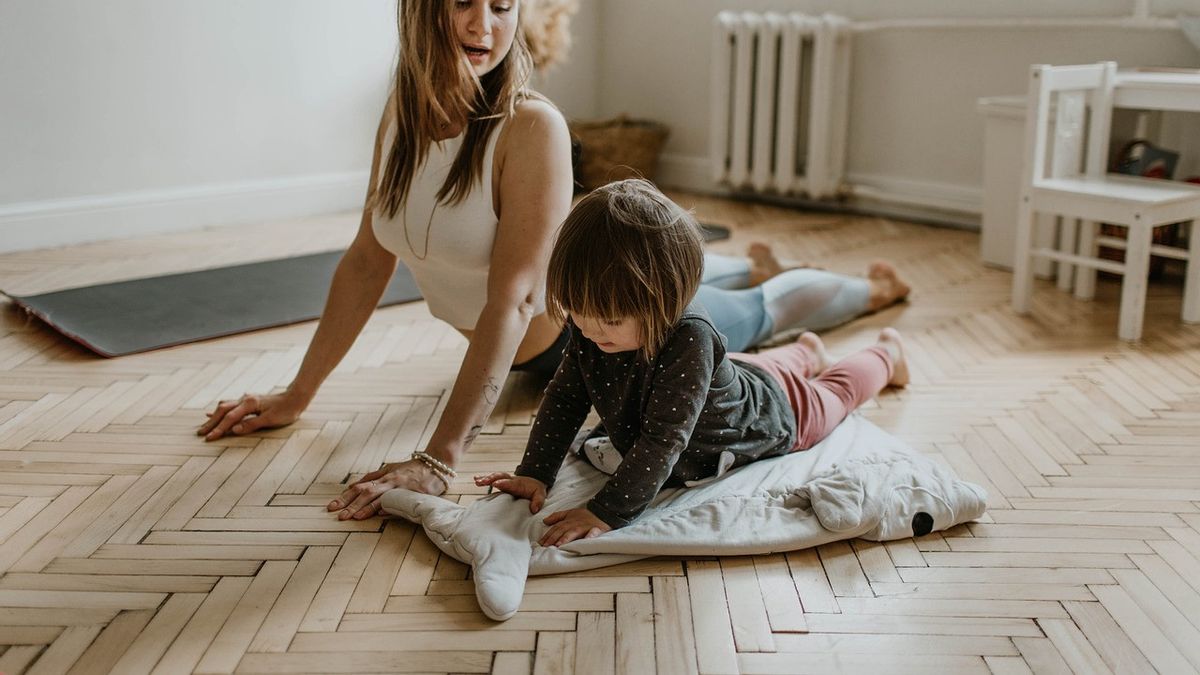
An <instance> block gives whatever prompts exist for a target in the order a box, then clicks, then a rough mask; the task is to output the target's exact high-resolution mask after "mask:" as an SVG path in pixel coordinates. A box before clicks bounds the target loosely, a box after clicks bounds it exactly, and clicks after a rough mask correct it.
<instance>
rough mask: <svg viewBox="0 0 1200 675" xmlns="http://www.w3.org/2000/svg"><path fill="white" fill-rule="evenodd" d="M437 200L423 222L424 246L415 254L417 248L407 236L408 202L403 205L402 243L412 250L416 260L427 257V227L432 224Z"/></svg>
mask: <svg viewBox="0 0 1200 675" xmlns="http://www.w3.org/2000/svg"><path fill="white" fill-rule="evenodd" d="M438 205H439V204H438V202H436V201H435V202H434V203H433V208H432V209H430V211H429V220H428V221H426V222H425V248H424V249H422V252H421V254H420V255H417V249H416V248H415V247H414V246H413V245H412V240H411V239H409V236H408V204H407V203H406V204H405V205H404V221H403V224H404V243H406V244H408V250H409V251H412V254H413V257H414V258H416V259H417V260H425V259H426V258H428V257H429V229H430V228H431V227H432V226H433V214H435V213H437V209H438Z"/></svg>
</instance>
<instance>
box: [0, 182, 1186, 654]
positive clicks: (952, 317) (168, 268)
mask: <svg viewBox="0 0 1200 675" xmlns="http://www.w3.org/2000/svg"><path fill="white" fill-rule="evenodd" d="M680 199H681V201H683V202H684V203H685V204H687V205H692V206H695V208H696V209H697V213H698V215H699V216H701V218H702V219H703V220H706V221H709V222H718V223H724V224H728V225H731V226H733V227H734V228H735V236H734V238H733V240H732V241H729V242H724V243H722V244H719V245H718V246H717V248H718V250H722V251H736V250H741V249H743V248H744V246H745V244H746V242H748V241H750V240H754V239H761V240H766V241H770V242H773V243H774V245H775V246H776V247H777V249H779V250H780V251H781V252H783V253H784V254H785V255H788V256H790V257H794V258H798V259H803V260H805V261H809V262H812V263H815V264H818V265H821V266H824V267H826V268H829V269H833V270H837V271H845V272H858V271H861V270H863V269H865V267H866V265H867V263H868V262H869V261H871V260H873V259H876V258H888V259H891V260H893V261H895V263H896V264H897V266H898V267H899V268H900V269H901V271H902V272H903V274H904V275H905V277H907V278H908V279H909V280H910V281H911V282H912V284H913V286H914V288H915V291H914V293H913V295H912V301H911V303H909V304H907V305H903V306H900V307H896V308H893V309H891V310H888V311H886V312H883V313H881V314H879V315H876V316H873V317H869V318H866V319H863V320H860V321H858V322H856V323H854V324H851V325H849V326H846V327H844V328H842V329H840V330H836V331H832V332H830V333H828V334H827V336H826V339H827V343H828V344H829V345H830V347H831V350H832V351H834V352H835V354H836V353H838V352H844V351H848V350H850V349H852V348H854V347H857V346H860V345H862V344H865V343H867V342H870V341H872V340H873V339H874V337H875V334H876V332H877V331H878V329H879V328H880V327H882V326H884V325H889V324H891V325H895V326H897V327H899V328H900V329H901V331H902V332H903V333H904V334H905V335H906V336H907V337H908V340H909V345H910V353H911V360H912V369H913V375H914V377H913V384H912V386H911V387H910V388H909V389H908V390H907V391H904V392H902V393H898V394H897V393H888V394H886V395H884V396H883V397H882V398H881V399H880V400H879V401H878V402H877V403H872V404H870V405H869V406H868V408H867V410H866V414H867V416H868V417H870V418H871V419H873V420H874V421H875V422H877V423H878V424H880V425H881V426H883V427H884V428H885V429H888V430H890V431H892V432H894V433H896V434H898V435H899V436H901V437H902V438H904V439H905V440H907V441H909V442H910V443H912V444H913V445H914V446H916V447H917V448H919V449H920V450H921V451H923V452H926V453H929V454H930V455H932V456H934V457H936V458H938V459H940V460H942V461H945V462H946V463H948V464H949V465H951V466H953V467H954V468H955V469H956V470H957V471H958V472H959V473H960V474H961V475H962V476H963V477H964V478H967V479H969V480H972V481H975V482H977V483H980V484H982V485H984V486H985V487H986V488H987V490H988V492H989V494H990V509H989V511H988V513H987V515H985V516H984V518H983V519H982V520H981V521H980V522H978V523H973V524H970V525H965V526H960V527H958V528H955V529H954V530H952V531H948V532H944V533H938V534H933V535H930V536H926V537H922V538H920V539H917V540H905V541H897V542H892V543H888V544H882V545H881V544H876V543H870V542H863V541H853V542H848V543H836V544H830V545H827V546H822V547H820V548H818V549H815V550H807V551H797V552H793V553H788V554H786V555H772V556H759V557H753V558H725V559H719V560H718V559H687V560H681V559H673V558H662V559H654V560H650V561H646V562H641V563H634V564H628V565H624V566H620V567H612V568H608V569H603V570H598V571H595V572H591V573H586V574H577V575H571V576H569V577H557V578H536V579H533V580H531V582H530V584H529V586H528V589H527V592H526V597H525V604H524V606H523V609H522V611H521V612H520V613H519V614H517V616H516V617H514V618H513V619H512V620H510V621H508V622H506V623H503V624H495V623H492V622H490V621H488V620H486V619H485V618H484V617H483V616H482V615H481V614H480V613H479V611H478V610H477V608H476V604H475V599H474V596H473V595H472V585H471V581H470V579H469V577H468V569H467V568H466V567H464V566H463V565H461V564H459V563H457V562H455V561H454V560H451V559H448V558H447V557H445V556H442V555H440V554H439V553H438V551H437V550H436V549H435V548H434V547H433V546H432V545H431V544H430V543H429V541H428V540H427V539H426V538H425V536H424V535H423V534H421V533H416V532H414V529H413V527H411V526H409V525H407V524H405V523H400V522H396V521H394V520H386V521H385V520H380V519H375V520H370V521H366V522H361V523H354V522H351V523H339V522H337V521H335V520H333V519H332V518H331V517H329V516H328V515H327V514H326V513H325V512H324V510H323V508H322V505H323V504H324V503H325V502H326V501H327V500H328V499H329V497H330V495H333V494H335V493H337V492H339V491H340V490H341V486H343V485H344V484H345V483H346V481H347V480H348V478H349V477H350V476H353V475H355V474H360V473H362V472H365V471H367V470H370V469H373V468H375V467H377V466H378V465H379V464H380V463H381V462H383V461H387V460H397V459H401V458H404V457H407V456H408V454H409V453H410V452H412V451H413V450H415V449H418V448H419V447H421V443H422V442H423V439H425V438H426V437H427V436H428V434H429V433H430V430H431V427H432V425H433V422H434V420H436V419H437V416H438V415H439V414H440V410H441V406H443V405H444V404H445V400H446V389H447V387H448V386H449V384H450V383H451V378H452V376H453V373H454V371H455V367H456V364H457V362H458V361H459V359H460V358H461V356H462V354H463V351H464V348H465V343H464V341H463V340H462V339H461V338H460V337H458V336H457V335H456V334H455V333H454V332H452V331H451V330H449V329H448V328H447V327H446V326H445V325H443V324H440V323H438V322H436V321H434V320H432V319H431V318H430V317H429V315H428V313H427V311H426V309H425V307H424V305H423V304H414V305H408V306H403V307H396V308H391V309H387V310H383V311H380V312H378V313H377V314H376V315H375V317H374V318H373V319H372V321H371V323H370V324H369V325H368V327H367V330H366V332H365V333H364V334H363V336H362V337H361V338H360V339H359V341H358V343H357V344H356V345H355V347H354V348H353V350H352V351H351V353H350V354H349V356H348V357H347V358H346V360H345V361H344V363H342V365H341V366H340V367H339V368H338V370H337V371H336V372H335V374H334V375H333V377H332V378H331V379H330V380H329V381H328V383H327V384H326V386H325V387H324V388H323V389H322V391H321V393H320V395H319V396H318V398H317V399H316V401H315V402H314V403H313V405H312V407H311V409H310V410H309V411H308V412H307V413H306V414H305V416H304V417H303V419H302V421H301V422H299V423H297V424H295V425H293V426H292V427H289V428H287V429H283V430H277V431H273V432H270V433H264V434H259V435H256V436H254V437H251V438H235V439H228V440H224V441H221V442H218V443H215V444H205V443H203V442H201V441H200V440H199V439H197V438H196V437H195V436H194V435H193V430H194V428H195V427H196V426H197V425H198V423H199V422H200V421H201V419H202V417H203V415H202V413H203V411H204V410H205V409H207V408H211V407H212V406H213V404H214V402H215V401H217V400H218V399H220V398H224V397H233V396H236V395H238V394H240V393H242V392H243V391H247V390H251V391H262V390H266V389H269V388H270V387H273V386H276V385H281V384H284V383H286V382H288V381H289V380H290V379H291V376H292V374H293V372H294V371H295V369H296V367H297V365H298V363H299V360H300V358H301V356H302V354H303V350H304V348H305V346H306V344H307V341H308V339H309V337H310V335H311V334H312V331H313V324H305V325H300V326H293V327H289V328H283V329H277V330H270V331H262V332H258V333H254V334H249V335H243V336H236V337H231V338H225V339H221V340H213V341H209V342H204V343H200V344H195V345H189V346H184V347H179V348H174V349H168V350H162V351H158V352H154V353H150V354H145V355H139V356H131V357H125V358H119V359H113V360H103V359H99V358H95V357H93V356H91V355H89V354H87V353H85V352H84V351H83V350H81V349H80V348H78V347H76V346H75V345H74V344H72V343H70V342H67V341H66V340H64V339H62V338H60V337H57V336H56V335H54V334H52V333H50V332H48V331H47V330H46V329H45V328H44V327H43V326H42V325H40V324H38V323H37V322H36V321H28V320H27V319H26V318H25V317H24V316H23V315H22V314H21V313H19V312H18V311H16V310H15V309H13V308H12V307H11V306H3V307H0V309H2V310H3V311H0V572H2V573H3V576H2V577H0V608H2V611H0V673H5V674H11V673H19V672H29V673H62V672H69V673H104V672H110V671H112V672H119V673H146V672H155V673H159V672H162V673H169V672H193V671H194V672H201V673H231V672H238V673H253V672H271V673H280V672H289V673H293V672H314V673H331V672H453V673H468V672H472V673H473V672H488V671H492V672H498V673H529V672H534V673H561V672H572V671H574V672H580V673H607V672H620V673H636V674H641V673H650V672H654V671H655V670H657V671H658V672H662V673H686V672H697V671H698V672H702V673H733V672H742V673H798V672H820V673H825V672H839V671H840V672H869V673H900V672H955V673H959V672H964V673H972V672H980V673H982V672H994V673H1023V672H1031V671H1032V672H1035V673H1060V672H1069V671H1075V672H1081V673H1093V672H1094V673H1103V672H1109V671H1112V672H1118V673H1144V672H1153V671H1155V670H1157V671H1159V672H1163V673H1182V672H1194V671H1196V670H1197V669H1200V448H1198V445H1200V441H1198V440H1197V439H1198V437H1200V329H1198V328H1197V327H1194V326H1183V325H1181V324H1180V322H1179V320H1178V312H1179V307H1180V293H1179V288H1178V284H1157V285H1152V287H1151V296H1152V297H1151V298H1150V300H1149V309H1148V316H1147V321H1146V325H1147V331H1146V339H1145V340H1144V341H1143V342H1142V343H1141V344H1140V345H1137V346H1129V345H1125V344H1122V343H1119V342H1118V341H1116V339H1115V334H1116V316H1115V307H1116V290H1117V289H1116V287H1115V285H1113V284H1112V283H1102V284H1101V288H1100V292H1099V295H1100V297H1099V299H1098V300H1097V301H1096V302H1093V303H1082V302H1078V301H1075V300H1073V299H1071V298H1069V297H1068V296H1066V295H1065V294H1063V293H1060V292H1058V291H1057V290H1054V289H1053V288H1051V287H1050V286H1049V285H1048V284H1045V283H1041V284H1039V286H1038V290H1037V292H1036V296H1035V312H1034V315H1033V316H1032V317H1031V318H1022V317H1016V316H1014V315H1013V313H1012V312H1011V311H1010V309H1009V308H1008V304H1007V298H1008V288H1009V280H1010V277H1009V275H1008V274H1007V273H1006V272H1003V271H996V270H992V269H988V268H986V267H984V266H983V265H982V264H981V263H980V260H979V256H978V253H977V250H978V245H979V239H978V236H977V235H975V234H973V233H968V232H962V231H955V230H945V229H934V228H930V227H925V226H920V225H911V224H906V223H901V222H894V221H889V220H883V219H875V218H856V217H846V216H833V215H822V214H800V213H796V212H791V211H787V210H782V209H777V208H772V207H765V206H759V205H749V204H742V203H734V202H728V201H720V200H713V199H706V198H698V197H690V196H686V195H682V196H680ZM354 221H355V218H354V217H353V216H344V217H336V218H325V219H314V220H307V221H302V222H290V223H283V224H268V225H261V226H253V227H239V228H232V229H221V230H210V231H205V232H201V233H190V234H183V235H170V236H158V237H148V238H143V239H137V240H133V241H124V242H113V243H103V244H94V245H86V246H75V247H70V248H63V249H56V250H49V251H38V252H29V253H19V254H10V255H6V256H0V288H4V289H5V290H7V291H10V292H18V293H29V292H35V291H48V290H53V289H59V288H67V287H72V286H78V285H83V284H88V283H95V282H101V281H109V280H116V279H124V278H130V277H137V276H147V275H151V274H157V273H166V272H174V271H181V270H187V269H195V268H198V267H205V266H215V265H223V264H231V263H235V262H241V261H247V260H253V259H260V258H271V257H281V256H284V255H290V254H299V253H305V252H313V251H320V250H327V249H332V248H337V247H340V246H343V245H345V244H346V243H347V242H348V241H349V239H350V237H351V236H352V234H353V230H354V226H355V222H354ZM536 396H537V388H536V387H535V386H533V385H532V383H531V382H530V381H528V380H524V379H521V377H513V378H510V381H509V383H508V386H507V387H506V389H505V393H504V397H503V401H502V402H501V404H500V406H499V407H498V409H497V411H496V413H495V415H494V416H493V418H492V420H491V422H490V424H489V426H488V428H487V429H486V433H485V435H483V436H481V438H480V440H479V441H478V442H477V444H476V448H475V450H474V451H473V452H472V453H471V456H470V461H469V462H468V464H467V465H466V466H465V467H463V468H464V469H465V471H463V473H464V476H465V477H466V478H464V479H460V481H459V483H458V484H457V485H456V486H455V490H453V491H452V492H453V496H454V498H458V499H464V500H465V499H472V498H475V496H476V495H477V494H478V491H477V490H476V489H475V488H474V486H473V485H471V484H470V483H469V476H470V474H471V473H472V472H476V471H480V470H484V469H506V468H511V467H513V466H514V465H515V464H516V461H517V458H518V457H519V455H520V453H521V450H522V447H523V442H524V439H525V438H526V435H527V433H528V431H529V423H530V417H531V414H532V412H533V410H534V405H535V403H536Z"/></svg>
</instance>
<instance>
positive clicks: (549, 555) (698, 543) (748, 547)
mask: <svg viewBox="0 0 1200 675" xmlns="http://www.w3.org/2000/svg"><path fill="white" fill-rule="evenodd" d="M607 479H608V475H607V474H604V473H601V472H600V471H597V470H596V469H594V468H592V467H591V466H590V465H589V464H588V463H586V462H584V461H583V460H580V459H578V458H576V457H575V456H574V455H569V456H568V457H567V461H566V462H564V465H563V468H562V470H561V471H560V472H559V475H558V480H557V482H556V483H555V484H554V487H553V489H551V490H550V494H549V495H548V497H547V499H546V504H545V506H544V507H543V508H542V512H541V513H539V514H537V515H531V514H530V513H529V502H528V501H525V500H517V499H514V498H513V497H511V496H509V495H506V494H503V493H499V492H497V493H494V494H491V495H488V496H486V497H484V498H482V499H480V500H478V501H475V502H472V503H471V504H469V505H467V506H460V505H459V504H456V503H454V502H450V501H447V500H445V499H442V498H440V497H432V496H430V495H425V494H421V493H418V492H411V491H409V490H392V491H391V492H388V493H387V494H385V495H384V496H383V500H382V504H383V508H384V510H385V511H387V512H388V513H391V514H394V515H397V516H401V517H403V518H407V519H408V520H411V521H413V522H414V523H419V524H420V525H422V526H423V527H424V528H425V532H426V533H427V534H428V535H429V538H430V539H431V540H432V541H433V542H434V543H435V544H436V545H437V546H438V548H440V549H441V550H442V551H444V552H445V553H447V554H448V555H451V556H453V557H454V558H456V559H458V560H461V561H462V562H464V563H467V564H469V565H471V567H472V569H473V577H474V579H475V594H476V597H477V598H478V599H479V606H480V607H481V608H482V609H483V612H484V613H485V614H487V615H488V616H489V617H491V618H493V619H497V620H504V619H507V618H509V617H511V616H512V615H513V614H515V613H516V611H517V608H518V607H519V606H520V604H521V598H522V595H523V594H524V590H525V580H526V578H527V577H528V575H530V574H555V573H559V572H573V571H578V570H585V569H591V568H595V567H603V566H605V565H615V564H617V563H622V562H627V561H630V560H637V559H639V558H646V557H650V556H656V555H681V556H688V555H703V556H711V555H748V554H764V553H774V552H778V551H793V550H797V549H802V548H808V547H810V546H819V545H821V544H825V543H828V542H831V541H837V540H840V539H851V538H854V537H862V538H864V539H872V540H876V541H883V540H889V539H903V538H906V537H911V536H914V534H915V535H922V534H927V533H928V532H930V531H936V530H943V529H946V528H948V527H952V526H954V525H957V524H959V523H963V522H966V521H969V520H972V519H975V518H978V517H979V516H980V515H982V514H983V511H984V506H985V501H986V494H985V493H984V491H983V489H982V488H980V487H979V486H977V485H974V484H972V483H967V482H964V481H961V480H959V479H958V477H957V476H955V475H954V473H953V472H952V471H950V470H949V469H947V468H945V467H943V466H941V465H939V464H937V463H936V462H934V461H933V460H931V459H929V458H928V457H924V456H922V455H921V454H919V453H917V452H916V451H914V450H913V449H911V448H910V447H908V446H907V445H905V444H904V443H903V442H902V441H900V440H899V439H897V438H896V437H894V436H892V435H890V434H888V433H886V432H884V431H883V430H881V429H880V428H879V427H877V426H875V425H874V424H872V423H870V422H868V421H867V420H866V419H864V418H862V417H860V416H858V415H852V416H851V417H849V418H848V419H847V420H846V421H845V422H843V423H842V424H841V425H840V426H839V427H838V428H837V429H835V430H834V432H833V433H832V434H831V435H830V436H829V437H828V438H826V439H825V440H823V441H821V442H820V443H819V444H817V446H816V447H814V448H811V449H810V450H807V451H805V452H797V453H793V454H791V455H787V456H785V457H777V458H772V459H767V460H763V461H759V462H755V463H752V464H749V465H747V466H744V467H741V468H739V469H736V470H734V471H731V472H729V473H727V474H726V475H725V476H724V477H722V478H721V479H720V480H717V481H715V482H712V483H708V484H705V485H702V486H699V487H693V488H681V489H669V490H664V491H663V492H662V493H660V494H659V495H658V497H656V498H655V500H654V502H653V504H652V505H651V507H650V508H649V509H648V510H647V511H646V512H645V513H643V514H642V516H641V517H639V518H638V519H637V520H636V521H634V522H633V523H631V524H630V525H628V526H626V527H623V528H621V529H618V530H613V531H611V532H606V533H605V534H602V535H600V536H599V537H595V538H592V539H581V540H578V541H574V542H571V543H570V544H567V545H566V546H562V547H560V548H553V547H551V548H544V547H542V546H539V545H538V544H537V543H536V542H537V540H538V539H539V538H540V537H541V535H542V533H543V532H545V530H546V528H547V526H546V525H545V524H543V523H542V519H543V518H545V517H546V516H548V515H549V514H551V513H554V512H555V511H560V510H563V509H570V508H576V507H579V506H582V505H583V504H585V503H586V502H587V501H588V499H590V498H591V497H592V495H594V494H595V493H596V492H597V491H598V490H599V489H600V487H601V486H602V485H603V484H604V482H605V481H606V480H607Z"/></svg>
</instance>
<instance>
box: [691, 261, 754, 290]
mask: <svg viewBox="0 0 1200 675" xmlns="http://www.w3.org/2000/svg"><path fill="white" fill-rule="evenodd" d="M700 283H702V284H704V285H706V286H715V287H717V288H725V289H731V290H732V289H736V288H746V287H747V286H750V285H751V284H750V261H749V260H747V259H746V258H737V257H734V256H730V255H720V254H717V253H705V254H704V276H702V277H701V278H700Z"/></svg>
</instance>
